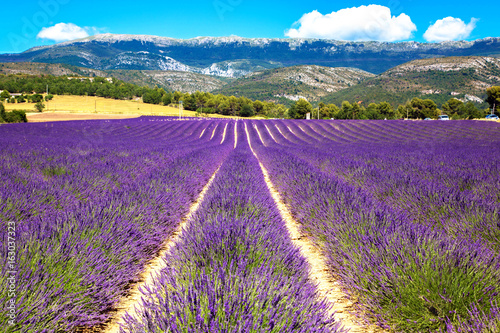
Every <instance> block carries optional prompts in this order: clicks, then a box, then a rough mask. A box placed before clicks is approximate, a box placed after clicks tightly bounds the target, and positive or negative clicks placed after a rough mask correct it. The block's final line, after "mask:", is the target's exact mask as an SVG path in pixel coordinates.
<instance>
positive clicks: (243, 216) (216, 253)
mask: <svg viewBox="0 0 500 333" xmlns="http://www.w3.org/2000/svg"><path fill="white" fill-rule="evenodd" d="M165 260H166V262H167V263H168V268H167V269H164V270H163V271H162V272H161V274H160V276H159V277H158V279H157V280H156V283H155V285H154V286H152V287H150V288H148V289H147V290H144V291H143V292H144V295H145V296H144V298H145V300H144V303H143V305H142V308H143V309H142V310H140V311H138V313H137V315H136V316H134V315H129V316H128V319H127V325H125V326H124V327H122V330H121V331H122V332H146V331H147V332H165V331H168V332H213V333H215V332H340V331H341V329H340V328H339V325H338V323H335V322H334V320H333V319H332V318H330V317H329V315H328V307H327V306H326V304H325V303H323V302H321V301H318V300H317V293H316V290H315V286H314V285H312V284H311V283H310V282H309V281H308V266H307V264H306V262H305V259H304V258H303V257H301V255H300V252H299V250H298V249H297V248H296V247H294V246H293V245H292V243H291V240H290V238H289V236H288V232H287V230H286V227H285V224H284V221H283V220H282V219H281V218H280V215H279V212H278V210H277V207H276V205H275V204H274V201H273V199H272V198H271V195H270V193H269V191H268V189H267V186H266V184H265V181H264V177H263V174H262V172H261V170H260V167H259V164H258V162H257V160H256V159H255V157H254V156H253V155H252V153H251V151H250V148H249V146H248V143H247V140H246V137H245V134H244V129H243V126H242V125H241V123H240V124H239V128H238V146H237V148H236V149H235V150H234V151H233V153H232V154H231V155H230V157H229V158H228V159H227V160H226V162H225V163H224V164H223V165H222V167H221V168H220V170H219V172H218V173H217V175H216V177H215V179H214V181H213V183H212V185H211V186H210V188H209V190H208V192H207V193H206V196H205V198H204V199H203V202H202V204H201V205H200V207H199V210H198V211H197V212H196V213H195V214H194V216H193V218H192V219H191V220H190V221H189V223H188V227H187V228H186V229H185V230H184V231H183V233H182V236H181V239H180V240H179V241H178V243H177V244H176V245H175V246H174V248H173V250H172V251H171V253H170V254H169V255H168V256H167V257H166V258H165Z"/></svg>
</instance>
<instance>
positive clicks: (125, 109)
mask: <svg viewBox="0 0 500 333" xmlns="http://www.w3.org/2000/svg"><path fill="white" fill-rule="evenodd" d="M44 104H45V107H46V108H45V109H44V112H48V111H50V112H52V111H56V112H65V113H96V114H108V115H109V114H113V115H116V114H118V115H131V116H132V115H133V116H142V115H153V116H179V109H178V108H175V107H171V106H163V105H153V104H146V103H143V102H142V101H134V100H116V99H110V98H103V97H95V96H69V95H56V96H54V98H53V99H52V100H51V101H49V102H44ZM4 105H5V109H6V111H12V110H16V109H23V110H26V111H27V112H29V111H30V110H32V111H33V112H37V111H36V110H35V103H5V104H4ZM182 116H184V117H196V116H197V115H196V112H195V111H187V110H183V111H182ZM209 116H210V117H216V118H231V117H226V116H222V115H209ZM233 118H234V117H233Z"/></svg>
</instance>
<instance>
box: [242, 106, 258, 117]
mask: <svg viewBox="0 0 500 333" xmlns="http://www.w3.org/2000/svg"><path fill="white" fill-rule="evenodd" d="M254 113H255V110H254V107H253V106H252V105H250V104H243V106H242V107H241V110H240V116H241V117H252V116H253V115H254Z"/></svg>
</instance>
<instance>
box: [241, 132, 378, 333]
mask: <svg viewBox="0 0 500 333" xmlns="http://www.w3.org/2000/svg"><path fill="white" fill-rule="evenodd" d="M245 131H246V134H247V139H248V144H249V145H250V149H251V150H252V153H253V154H254V155H255V157H256V158H257V160H258V161H259V165H260V168H261V169H262V173H263V174H264V178H265V181H266V184H267V187H268V189H269V191H270V192H271V195H272V197H273V199H274V202H275V203H276V205H277V206H278V209H279V212H280V214H281V217H282V218H283V220H284V221H285V223H286V227H287V229H288V232H289V233H290V238H291V239H292V242H293V244H295V245H296V246H298V247H299V249H300V252H301V254H302V255H303V256H304V257H305V258H306V260H307V262H308V263H309V266H310V272H309V278H310V279H311V281H312V282H313V283H316V284H317V286H318V291H319V294H320V297H322V298H325V299H326V300H327V301H328V302H329V303H330V304H333V307H332V309H331V311H330V313H332V314H333V313H335V319H336V320H338V321H340V322H341V323H342V325H343V326H344V327H345V328H347V329H349V332H350V333H375V332H376V333H381V332H385V331H384V330H382V329H381V328H379V327H375V326H370V327H366V326H364V325H363V323H362V322H361V321H360V320H358V319H357V318H356V317H355V316H354V315H352V314H351V313H352V312H354V310H355V309H354V305H353V303H352V302H351V301H350V300H349V299H348V298H347V296H346V294H345V293H344V292H342V290H341V289H340V285H339V283H338V282H337V281H335V280H334V278H333V277H332V276H331V274H330V273H329V270H328V266H327V265H326V263H325V259H324V258H323V255H322V254H321V252H320V251H319V250H318V249H317V248H316V246H315V245H314V244H313V242H312V241H311V240H310V239H308V237H307V236H304V235H302V234H301V232H300V229H299V223H297V221H295V219H294V218H293V216H292V215H291V213H290V211H289V209H288V207H287V206H286V205H285V204H284V203H283V200H282V199H281V195H280V193H279V192H278V191H277V190H276V188H275V187H274V185H273V183H272V182H271V180H270V178H269V173H268V172H267V170H266V168H265V167H264V165H262V163H261V162H260V160H259V157H258V155H257V154H256V153H255V151H254V150H253V148H252V144H251V141H250V135H249V133H248V128H247V126H246V124H245Z"/></svg>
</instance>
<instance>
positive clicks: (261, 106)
mask: <svg viewBox="0 0 500 333" xmlns="http://www.w3.org/2000/svg"><path fill="white" fill-rule="evenodd" d="M253 108H254V109H255V112H256V113H257V114H262V113H264V103H262V102H261V101H259V100H256V101H254V102H253Z"/></svg>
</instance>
